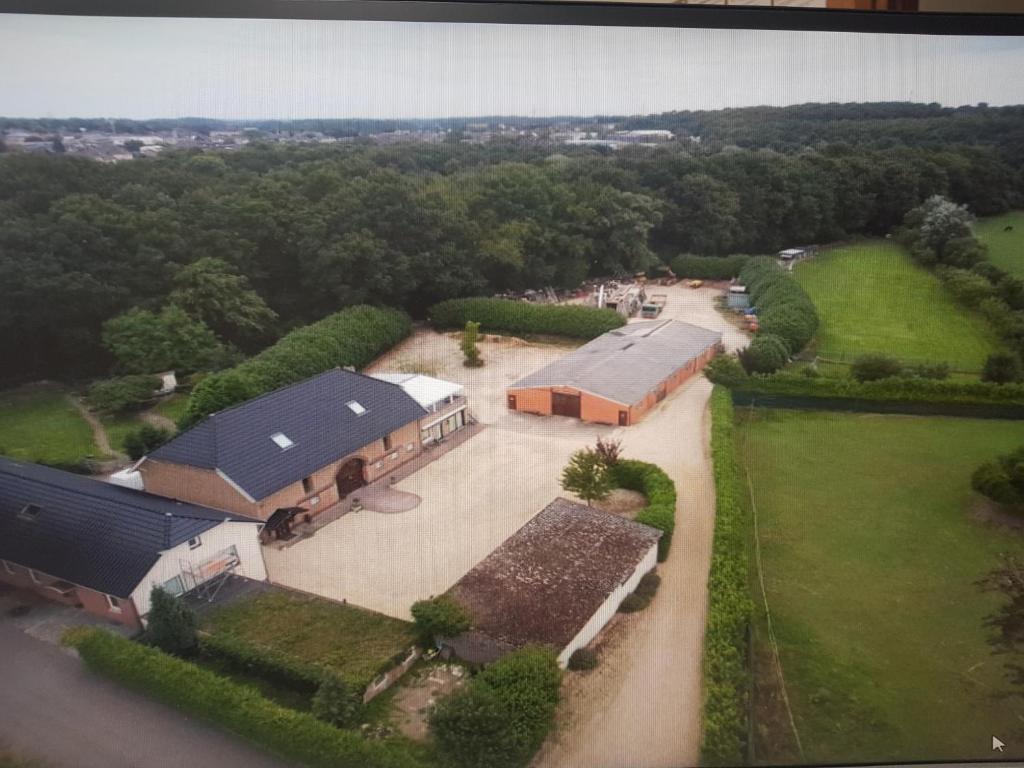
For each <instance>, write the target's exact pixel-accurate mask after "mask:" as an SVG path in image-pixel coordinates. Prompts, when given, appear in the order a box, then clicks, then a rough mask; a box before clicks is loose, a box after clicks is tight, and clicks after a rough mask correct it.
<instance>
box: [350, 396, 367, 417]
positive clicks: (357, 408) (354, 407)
mask: <svg viewBox="0 0 1024 768" xmlns="http://www.w3.org/2000/svg"><path fill="white" fill-rule="evenodd" d="M345 405H347V406H348V407H349V410H350V411H352V413H354V414H355V415H356V416H362V415H363V414H364V413H366V409H365V408H363V406H362V405H360V404H359V403H357V402H356V401H355V400H349V401H348V402H347V403H345Z"/></svg>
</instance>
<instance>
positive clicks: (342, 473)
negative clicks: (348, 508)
mask: <svg viewBox="0 0 1024 768" xmlns="http://www.w3.org/2000/svg"><path fill="white" fill-rule="evenodd" d="M365 464H366V462H364V461H363V460H362V459H349V460H348V461H346V462H345V463H344V464H342V465H341V468H340V469H339V470H338V477H337V483H338V499H339V500H340V499H344V498H345V497H346V496H348V495H349V494H350V493H352V491H355V490H358V489H359V488H362V487H363V486H364V485H366V476H365V474H364V472H363V469H364V467H365Z"/></svg>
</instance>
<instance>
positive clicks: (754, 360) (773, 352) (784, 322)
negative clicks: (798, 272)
mask: <svg viewBox="0 0 1024 768" xmlns="http://www.w3.org/2000/svg"><path fill="white" fill-rule="evenodd" d="M740 282H742V283H743V284H744V285H745V286H746V287H747V293H748V294H750V300H751V302H752V303H753V304H754V306H756V307H757V310H758V326H759V327H758V332H757V334H756V335H755V336H754V339H753V340H752V341H751V344H750V346H749V347H748V348H747V349H746V350H744V352H743V357H742V359H743V364H744V367H745V368H746V369H747V370H748V371H750V372H752V373H772V372H773V371H777V370H778V369H779V368H781V367H782V366H783V365H785V364H786V361H787V359H788V358H789V357H792V356H793V355H795V354H797V353H798V352H799V351H800V350H802V349H803V348H804V347H805V346H807V343H808V342H809V341H810V340H811V339H812V338H813V337H814V334H815V333H816V332H817V330H818V322H819V321H818V311H817V310H816V309H815V307H814V302H812V301H811V297H810V296H808V295H807V292H806V291H804V289H803V288H802V287H801V286H800V284H799V283H798V282H797V281H796V280H795V279H794V278H793V275H792V274H791V273H790V272H788V271H787V270H785V269H782V268H781V267H780V266H779V265H778V264H777V263H776V262H775V260H774V259H771V258H769V257H768V256H756V257H754V258H752V259H750V260H748V261H747V263H746V265H745V266H744V267H743V269H742V271H741V272H740Z"/></svg>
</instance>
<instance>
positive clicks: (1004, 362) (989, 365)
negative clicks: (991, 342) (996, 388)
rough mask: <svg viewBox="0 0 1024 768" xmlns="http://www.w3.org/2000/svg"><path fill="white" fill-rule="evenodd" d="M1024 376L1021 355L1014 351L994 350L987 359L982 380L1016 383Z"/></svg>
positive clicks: (996, 382) (997, 382)
mask: <svg viewBox="0 0 1024 768" xmlns="http://www.w3.org/2000/svg"><path fill="white" fill-rule="evenodd" d="M1022 378H1024V366H1022V365H1021V362H1020V356H1018V355H1016V354H1014V353H1013V352H994V353H993V354H991V355H989V356H988V358H987V359H986V360H985V367H984V368H983V369H982V372H981V380H982V381H988V382H991V383H993V384H1014V383H1017V382H1019V381H1020V380H1021V379H1022Z"/></svg>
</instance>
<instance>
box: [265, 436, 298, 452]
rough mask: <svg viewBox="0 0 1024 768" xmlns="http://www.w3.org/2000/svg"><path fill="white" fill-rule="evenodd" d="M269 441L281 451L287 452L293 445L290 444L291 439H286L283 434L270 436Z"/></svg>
mask: <svg viewBox="0 0 1024 768" xmlns="http://www.w3.org/2000/svg"><path fill="white" fill-rule="evenodd" d="M270 439H271V440H273V441H274V443H275V445H277V447H278V448H280V449H281V450H282V451H287V450H288V449H289V448H291V447H292V446H293V445H295V443H293V442H292V440H291V438H290V437H288V435H286V434H285V433H284V432H278V433H277V434H274V435H271V436H270Z"/></svg>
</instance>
